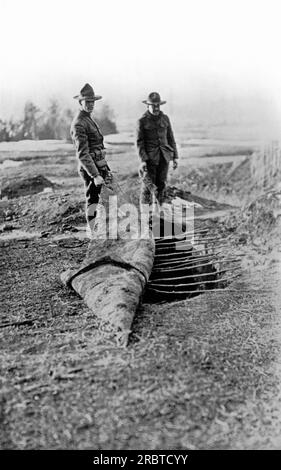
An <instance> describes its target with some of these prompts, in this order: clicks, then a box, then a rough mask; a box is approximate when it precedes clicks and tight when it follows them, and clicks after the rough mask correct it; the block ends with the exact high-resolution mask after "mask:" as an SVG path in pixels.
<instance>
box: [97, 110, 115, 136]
mask: <svg viewBox="0 0 281 470" xmlns="http://www.w3.org/2000/svg"><path fill="white" fill-rule="evenodd" d="M96 120H97V123H98V125H99V126H100V128H101V131H102V133H103V134H104V135H108V134H117V127H116V123H115V116H114V112H113V110H112V109H111V108H110V106H109V105H108V104H104V105H103V106H102V108H101V109H100V110H99V111H98V112H97V113H96Z"/></svg>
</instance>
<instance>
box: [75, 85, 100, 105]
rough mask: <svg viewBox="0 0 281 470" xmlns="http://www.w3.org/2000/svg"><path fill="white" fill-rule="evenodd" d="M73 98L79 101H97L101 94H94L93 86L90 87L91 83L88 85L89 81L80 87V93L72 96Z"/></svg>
mask: <svg viewBox="0 0 281 470" xmlns="http://www.w3.org/2000/svg"><path fill="white" fill-rule="evenodd" d="M73 98H74V99H75V100H80V101H82V100H89V101H90V100H92V101H97V100H101V99H102V96H100V95H95V92H94V90H93V88H92V87H91V85H89V83H86V85H84V86H83V88H81V90H80V94H79V95H76V96H73Z"/></svg>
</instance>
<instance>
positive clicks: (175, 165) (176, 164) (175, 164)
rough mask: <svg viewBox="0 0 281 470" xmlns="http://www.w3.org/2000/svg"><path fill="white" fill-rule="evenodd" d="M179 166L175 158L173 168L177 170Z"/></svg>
mask: <svg viewBox="0 0 281 470" xmlns="http://www.w3.org/2000/svg"><path fill="white" fill-rule="evenodd" d="M177 167H178V162H177V160H173V170H176V169H177Z"/></svg>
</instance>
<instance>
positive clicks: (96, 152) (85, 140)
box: [70, 83, 111, 227]
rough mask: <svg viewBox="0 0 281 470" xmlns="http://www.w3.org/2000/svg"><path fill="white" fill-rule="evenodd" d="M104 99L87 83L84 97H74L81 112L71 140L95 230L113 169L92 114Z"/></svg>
mask: <svg viewBox="0 0 281 470" xmlns="http://www.w3.org/2000/svg"><path fill="white" fill-rule="evenodd" d="M101 98H102V97H101V96H99V95H95V93H94V90H93V88H92V87H91V86H90V85H89V84H88V83H86V85H85V86H84V87H83V88H82V89H81V91H80V94H79V95H77V96H74V99H77V100H78V101H79V104H80V111H79V112H78V114H77V115H76V116H75V118H74V119H73V121H72V124H71V129H70V133H71V137H72V140H73V142H74V145H75V148H76V155H77V157H78V160H79V165H78V171H79V173H80V175H81V177H82V179H83V181H84V185H85V196H86V219H87V222H88V225H89V226H90V227H91V225H92V224H90V223H91V221H92V222H93V221H94V219H95V217H96V209H97V204H98V202H99V196H100V192H101V187H102V185H103V184H104V183H105V180H106V179H107V178H111V174H110V169H109V167H108V165H107V162H106V160H105V154H106V152H105V148H104V144H103V135H102V133H101V131H100V129H99V126H98V125H97V123H96V122H95V121H94V120H93V118H92V116H91V114H92V112H93V109H94V105H95V102H96V101H97V100H100V99H101Z"/></svg>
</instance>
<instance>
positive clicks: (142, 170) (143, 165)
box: [139, 162, 147, 177]
mask: <svg viewBox="0 0 281 470" xmlns="http://www.w3.org/2000/svg"><path fill="white" fill-rule="evenodd" d="M146 171H147V165H146V163H145V162H142V163H141V164H140V166H139V176H141V177H143V175H144V173H145V172H146Z"/></svg>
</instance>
